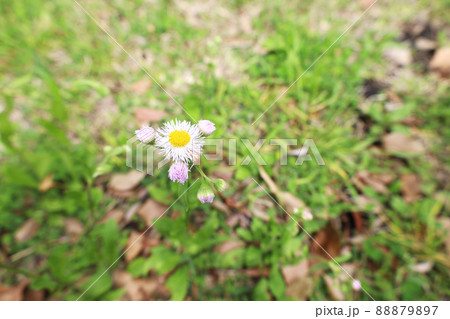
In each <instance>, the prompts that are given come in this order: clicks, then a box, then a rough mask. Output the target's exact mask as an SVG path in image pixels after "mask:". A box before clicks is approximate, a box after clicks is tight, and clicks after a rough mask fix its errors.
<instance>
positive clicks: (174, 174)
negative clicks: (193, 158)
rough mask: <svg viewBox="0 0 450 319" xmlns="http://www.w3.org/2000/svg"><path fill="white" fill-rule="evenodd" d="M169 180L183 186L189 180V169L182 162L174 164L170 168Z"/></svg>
mask: <svg viewBox="0 0 450 319" xmlns="http://www.w3.org/2000/svg"><path fill="white" fill-rule="evenodd" d="M169 178H170V180H171V181H172V182H178V183H181V184H184V183H185V182H186V181H187V179H188V178H189V168H188V166H187V164H186V163H184V162H175V163H173V164H172V166H170V169H169Z"/></svg>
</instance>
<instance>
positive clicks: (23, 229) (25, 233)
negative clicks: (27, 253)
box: [14, 218, 39, 243]
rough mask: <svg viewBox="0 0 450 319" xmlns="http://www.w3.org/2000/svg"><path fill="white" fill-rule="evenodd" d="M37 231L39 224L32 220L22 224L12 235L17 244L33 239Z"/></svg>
mask: <svg viewBox="0 0 450 319" xmlns="http://www.w3.org/2000/svg"><path fill="white" fill-rule="evenodd" d="M38 229H39V224H38V223H37V222H36V221H35V220H34V219H32V218H30V219H28V220H27V221H26V222H24V223H23V224H22V225H21V226H20V227H19V228H18V229H17V230H16V232H15V233H14V239H15V241H16V242H18V243H22V242H24V241H27V240H28V239H30V238H31V237H33V236H34V235H35V234H36V233H37V231H38Z"/></svg>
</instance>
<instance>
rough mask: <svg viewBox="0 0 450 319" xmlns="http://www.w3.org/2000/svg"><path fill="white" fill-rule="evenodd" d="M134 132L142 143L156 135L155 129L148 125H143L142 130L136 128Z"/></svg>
mask: <svg viewBox="0 0 450 319" xmlns="http://www.w3.org/2000/svg"><path fill="white" fill-rule="evenodd" d="M134 133H135V134H136V137H137V139H138V140H139V141H141V142H142V143H148V142H150V141H151V140H153V138H154V137H155V130H154V129H153V128H151V127H150V126H148V125H143V126H142V127H141V129H140V130H136V131H134Z"/></svg>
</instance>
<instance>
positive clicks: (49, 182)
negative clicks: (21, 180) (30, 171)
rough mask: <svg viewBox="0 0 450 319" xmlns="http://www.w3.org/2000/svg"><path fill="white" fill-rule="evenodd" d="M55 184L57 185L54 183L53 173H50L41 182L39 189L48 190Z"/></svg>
mask: <svg viewBox="0 0 450 319" xmlns="http://www.w3.org/2000/svg"><path fill="white" fill-rule="evenodd" d="M53 186H55V184H54V183H53V174H48V175H47V176H46V177H45V178H44V179H43V180H42V181H41V183H40V184H39V187H38V189H39V191H41V192H46V191H48V190H49V189H50V188H52V187H53Z"/></svg>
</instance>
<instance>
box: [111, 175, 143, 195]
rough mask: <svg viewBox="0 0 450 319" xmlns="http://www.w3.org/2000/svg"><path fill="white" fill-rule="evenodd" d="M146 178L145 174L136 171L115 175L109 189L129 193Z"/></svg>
mask: <svg viewBox="0 0 450 319" xmlns="http://www.w3.org/2000/svg"><path fill="white" fill-rule="evenodd" d="M144 177H145V172H139V171H136V170H132V171H129V172H128V173H118V174H114V175H113V176H112V177H111V180H110V181H109V184H108V187H110V188H111V189H112V190H114V191H119V192H124V191H129V190H132V189H133V188H135V187H136V186H137V185H138V184H139V182H140V181H141V180H142V179H143V178H144Z"/></svg>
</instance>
